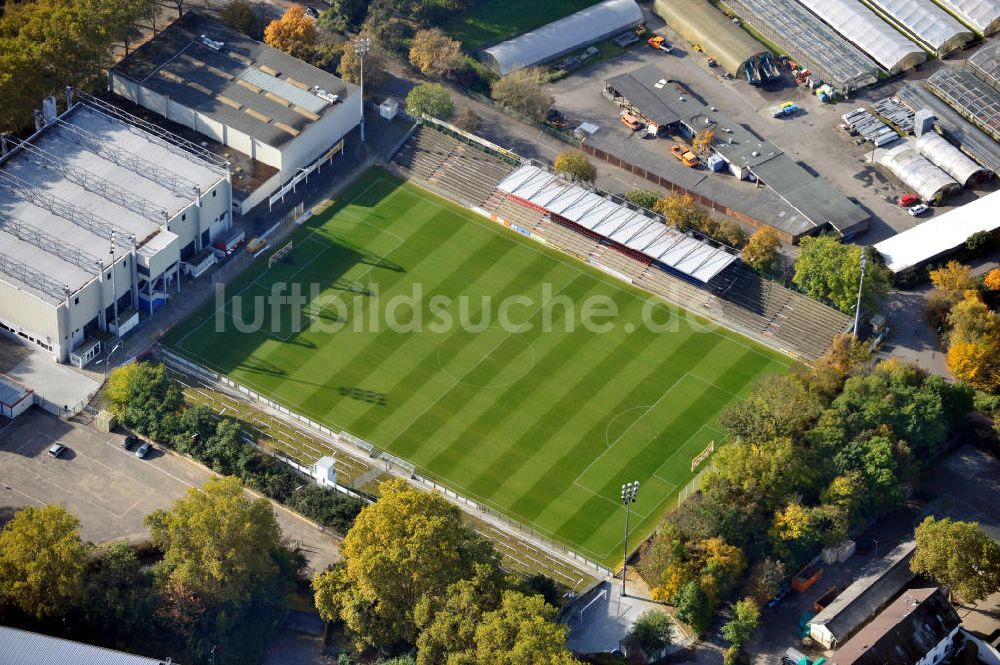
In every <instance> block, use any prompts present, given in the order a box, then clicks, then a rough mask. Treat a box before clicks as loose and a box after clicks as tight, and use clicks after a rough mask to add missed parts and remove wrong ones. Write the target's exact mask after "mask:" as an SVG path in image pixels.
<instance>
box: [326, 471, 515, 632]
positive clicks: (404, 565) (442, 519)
mask: <svg viewBox="0 0 1000 665" xmlns="http://www.w3.org/2000/svg"><path fill="white" fill-rule="evenodd" d="M340 552H341V555H342V557H343V559H344V561H343V563H342V564H341V565H340V566H339V567H337V568H335V569H333V570H330V571H328V572H325V573H321V574H320V575H318V576H317V577H316V578H315V580H314V581H313V588H314V590H315V599H316V607H317V608H318V609H319V611H320V614H321V615H322V616H323V617H324V618H326V619H328V620H339V621H343V622H344V624H345V625H346V626H347V628H348V630H349V631H350V632H351V634H352V636H353V637H354V640H355V642H356V643H357V645H358V646H359V647H365V646H372V645H377V644H393V643H395V642H400V641H402V642H407V643H411V644H412V643H413V642H414V641H415V640H416V639H417V635H418V629H417V625H416V622H415V620H414V611H415V608H416V606H417V604H418V603H419V602H420V601H421V599H422V598H423V597H424V596H432V597H433V596H440V595H441V594H443V593H445V591H446V590H447V588H448V586H449V585H451V584H453V583H454V582H457V581H458V580H462V579H468V578H471V577H473V576H474V574H475V570H476V568H475V564H477V563H480V564H489V565H494V566H495V565H496V564H497V557H496V552H495V551H494V550H493V547H492V545H490V544H489V543H488V542H486V541H485V540H483V539H482V538H480V537H479V536H477V535H476V534H475V533H474V532H473V531H472V530H471V529H470V528H469V527H468V526H466V525H465V524H464V522H463V521H462V514H461V512H460V511H459V509H458V508H456V507H455V506H453V505H452V504H450V503H448V502H447V501H446V500H445V499H444V498H442V497H440V496H437V495H434V494H430V493H427V492H421V491H418V490H416V489H413V488H411V487H409V486H408V485H407V484H406V482H405V481H403V480H392V481H388V482H386V483H383V484H382V486H381V496H380V498H379V500H378V501H377V502H375V503H374V504H372V505H370V506H368V507H366V508H365V509H363V510H362V511H361V513H360V514H359V515H358V516H357V518H356V519H355V521H354V526H353V527H351V530H350V531H349V532H348V533H347V537H346V538H344V541H343V543H342V544H341V548H340Z"/></svg>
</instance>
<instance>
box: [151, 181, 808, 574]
mask: <svg viewBox="0 0 1000 665" xmlns="http://www.w3.org/2000/svg"><path fill="white" fill-rule="evenodd" d="M291 240H292V242H293V249H292V251H291V252H290V253H289V257H288V260H286V261H281V262H277V263H275V265H274V266H273V267H271V268H268V265H267V264H268V262H267V261H265V260H261V261H259V262H258V263H257V264H256V265H254V266H253V267H251V268H250V269H249V270H248V271H247V272H246V273H245V274H244V275H243V276H241V278H240V279H238V280H237V281H236V282H234V283H233V284H229V285H227V287H226V291H225V293H224V294H221V295H219V296H218V297H217V298H216V301H215V302H213V303H210V304H208V305H206V306H205V307H204V308H203V309H202V310H201V311H199V312H198V313H196V314H195V315H194V316H193V317H191V318H190V319H189V320H188V321H186V322H184V323H183V324H181V325H180V326H177V327H175V328H173V329H172V330H171V331H169V332H168V334H167V335H166V336H165V337H164V339H163V343H164V344H165V345H167V346H168V347H170V348H172V349H174V350H175V351H177V352H179V353H180V354H181V355H184V356H186V357H188V358H190V359H191V360H193V361H195V362H198V363H200V364H202V365H204V366H207V367H210V368H212V369H214V370H215V371H217V372H220V373H223V374H225V375H228V376H229V377H231V378H232V379H234V380H235V381H238V382H240V383H242V384H244V385H246V386H248V387H250V388H252V389H253V390H256V391H257V392H259V393H261V394H263V395H267V396H269V397H270V398H271V399H273V400H274V401H276V402H278V403H281V404H283V405H285V406H286V407H288V408H289V409H291V410H293V411H296V412H298V413H300V414H302V415H305V416H308V417H310V418H312V419H313V420H315V421H317V422H321V423H324V424H326V425H327V426H328V427H330V428H331V429H333V430H335V431H340V430H346V431H348V432H351V433H352V434H354V435H356V436H359V437H361V438H363V439H365V440H367V441H369V442H371V443H372V444H373V445H375V446H376V447H377V448H379V449H382V450H387V451H389V452H391V453H393V454H395V455H397V456H399V457H402V458H404V459H407V460H409V461H410V462H412V463H413V464H415V465H416V467H417V468H418V471H419V473H421V474H422V475H425V476H428V477H431V478H434V479H436V480H438V481H439V482H441V483H443V484H444V485H446V486H449V487H451V488H452V489H454V490H456V491H457V492H459V493H461V494H464V495H465V496H467V497H469V498H472V499H475V500H477V501H479V502H480V503H483V504H486V505H488V506H491V507H493V508H495V509H496V510H498V511H500V512H502V513H504V514H506V515H509V516H510V517H512V518H514V519H517V520H519V521H521V522H523V523H525V524H526V525H528V526H529V527H531V528H533V529H536V530H537V531H539V532H540V533H542V534H543V535H546V536H548V537H549V538H552V539H555V540H558V541H561V542H563V543H565V544H567V545H569V546H570V547H572V548H573V549H574V550H575V551H577V552H579V553H580V554H582V555H584V556H587V557H589V558H591V559H593V560H595V561H599V562H601V563H604V564H607V565H613V564H614V563H615V562H617V561H619V560H620V557H621V546H622V537H623V531H624V528H623V527H624V510H623V508H622V505H621V501H620V499H619V491H620V487H621V485H622V483H624V482H628V481H633V480H638V481H640V483H641V487H640V490H639V495H638V501H637V502H636V503H635V504H634V506H633V513H632V522H631V524H632V534H633V535H632V537H631V539H630V541H629V542H630V544H638V543H639V542H640V538H641V537H644V536H646V535H648V534H649V533H650V532H651V531H652V529H653V528H654V527H655V526H656V523H657V522H658V521H659V520H660V519H661V518H662V517H663V515H664V514H665V512H666V511H667V510H668V509H669V508H670V506H671V505H672V500H673V499H674V498H675V497H676V495H677V493H678V492H679V491H680V490H681V489H682V488H683V487H684V486H685V484H686V483H688V482H689V481H690V480H691V479H692V478H693V477H694V475H695V473H696V471H692V468H691V467H692V459H693V458H695V457H696V456H698V454H699V453H701V452H702V451H703V450H705V449H706V447H708V446H709V445H710V444H712V443H713V442H714V443H715V445H716V446H718V445H721V444H722V443H723V438H722V437H723V434H722V432H721V431H720V429H719V426H718V424H717V418H718V415H719V413H720V412H721V411H722V410H723V409H725V408H726V406H727V405H729V404H730V403H731V402H733V401H734V400H736V399H738V398H740V397H742V396H745V395H746V394H747V393H748V392H749V390H750V389H751V388H752V386H753V384H754V382H755V380H756V378H757V377H759V376H760V375H761V374H764V373H777V372H783V371H785V370H786V369H787V367H788V366H789V365H790V364H791V360H790V359H788V358H786V357H784V356H782V355H780V354H778V353H775V352H772V351H770V350H768V349H766V348H764V347H761V346H759V345H756V344H754V343H753V342H751V341H749V340H747V339H744V338H742V337H740V336H738V335H736V334H734V333H731V332H729V331H726V330H723V329H719V328H717V327H712V326H710V325H708V324H707V322H706V321H704V320H703V319H699V318H697V317H695V316H693V315H691V314H689V313H687V312H685V311H684V310H679V309H677V308H675V307H673V306H671V305H669V304H668V303H666V302H665V301H662V300H659V299H656V298H654V297H653V296H650V295H648V294H646V293H645V292H643V291H641V290H639V289H636V288H633V287H631V286H628V285H626V284H624V283H622V282H620V281H618V280H616V279H614V278H612V277H610V276H608V275H605V274H604V273H602V272H600V271H597V270H595V269H592V268H590V267H588V266H586V265H584V264H582V263H580V262H578V261H576V260H574V259H572V258H570V257H567V256H565V255H563V254H560V253H557V252H554V251H551V250H549V249H546V248H545V247H543V246H542V245H540V244H538V243H536V242H535V241H533V240H530V239H527V238H523V237H521V236H519V235H517V234H515V233H513V232H512V231H508V230H506V229H504V228H502V227H500V226H499V225H497V224H495V223H493V222H491V221H489V220H487V219H485V218H483V217H480V216H479V215H477V214H476V213H473V212H471V211H468V210H465V209H463V208H460V207H458V206H455V205H453V204H451V203H449V202H447V201H445V200H444V199H440V198H438V197H436V196H434V195H432V194H429V193H427V192H426V191H424V190H422V189H419V188H417V187H416V186H414V185H412V184H409V183H405V182H403V181H400V180H399V179H397V178H395V177H394V176H391V175H389V174H387V173H385V172H382V171H378V170H373V171H370V172H368V173H366V174H364V175H363V176H362V177H361V178H359V180H358V182H356V183H355V184H354V185H353V186H352V187H351V188H350V189H349V190H348V191H346V192H345V193H344V194H343V195H342V196H341V197H340V198H338V199H337V200H336V201H335V202H334V204H333V205H332V206H331V207H330V208H328V209H327V210H326V211H324V212H323V213H322V214H320V215H318V216H316V217H313V218H312V219H310V220H309V221H308V222H307V223H306V224H305V225H304V226H303V227H302V228H301V229H298V230H296V232H295V233H294V234H293V235H292V237H291ZM608 251H611V250H608ZM275 294H277V295H279V296H281V297H280V298H278V297H274V296H275ZM288 296H291V297H288ZM704 467H705V463H704V462H703V463H702V464H701V466H700V467H699V469H701V468H704Z"/></svg>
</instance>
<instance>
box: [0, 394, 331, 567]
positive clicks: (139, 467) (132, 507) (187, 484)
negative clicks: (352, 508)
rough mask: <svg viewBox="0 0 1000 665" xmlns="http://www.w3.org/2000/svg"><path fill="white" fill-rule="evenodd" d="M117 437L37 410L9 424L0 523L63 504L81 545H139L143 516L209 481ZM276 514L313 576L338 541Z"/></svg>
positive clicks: (1, 433) (173, 458) (2, 455)
mask: <svg viewBox="0 0 1000 665" xmlns="http://www.w3.org/2000/svg"><path fill="white" fill-rule="evenodd" d="M123 438H124V437H123V436H122V435H119V434H105V433H102V432H98V431H97V430H95V429H93V428H90V427H87V426H84V425H79V424H76V423H68V422H64V421H62V420H60V419H58V418H56V417H54V416H51V415H49V414H47V413H45V412H43V411H40V410H39V409H38V408H37V407H34V408H32V409H31V410H29V411H28V412H27V413H25V414H24V415H22V416H20V417H19V418H18V419H16V420H14V421H13V422H10V423H8V424H7V425H6V426H5V427H4V429H2V430H0V522H2V521H5V520H6V519H8V518H9V517H10V515H12V514H13V512H14V511H15V510H17V509H18V508H22V507H24V506H40V505H44V504H49V503H62V504H63V505H64V506H65V507H66V508H67V509H68V510H70V511H71V512H73V513H74V514H76V515H77V516H78V517H79V518H80V531H81V534H82V536H83V537H84V538H85V539H87V540H90V541H93V542H95V543H102V542H107V541H110V540H120V539H126V540H129V541H131V542H138V541H141V540H144V539H145V538H146V535H147V531H146V528H145V527H144V526H143V519H144V518H145V516H146V515H147V514H149V513H150V512H152V511H154V510H157V509H159V508H168V507H169V506H170V505H171V504H172V503H173V502H174V501H175V500H176V499H178V498H180V497H181V496H183V495H184V493H185V492H186V491H187V490H188V489H189V488H191V487H199V486H201V485H202V484H203V483H204V482H205V480H207V479H208V478H209V477H210V476H211V475H212V473H211V471H209V470H208V469H205V468H204V467H202V466H200V465H198V464H195V463H194V462H192V461H190V460H188V459H186V458H184V457H182V456H180V455H176V454H174V453H170V452H167V451H163V450H161V449H159V448H157V447H154V450H153V452H151V453H150V454H149V456H148V457H147V458H146V459H144V460H140V459H137V458H136V457H135V454H134V452H132V451H126V450H123V449H122V448H121V442H122V440H123ZM55 442H58V443H61V444H63V445H64V446H66V448H67V450H66V451H65V452H64V453H63V454H62V455H61V456H60V457H59V458H55V457H52V456H51V455H49V454H48V453H47V450H48V448H49V447H50V446H51V445H52V444H53V443H55ZM133 450H134V448H133ZM275 515H276V517H277V518H278V522H279V524H280V525H281V527H282V530H283V531H284V533H285V536H286V537H287V538H288V539H289V540H290V541H293V542H295V543H298V544H299V545H300V547H301V548H302V550H303V552H304V553H305V555H306V557H307V558H308V559H309V563H310V567H311V568H312V569H313V570H323V569H324V568H326V566H328V565H329V564H331V563H333V562H335V561H336V560H337V559H338V558H339V546H338V541H337V540H336V539H335V538H333V537H332V536H331V535H329V534H328V533H325V532H322V531H320V530H318V529H317V527H316V526H315V525H313V524H312V523H311V522H308V521H306V520H304V519H303V518H301V517H299V516H298V515H296V514H294V513H292V512H290V511H287V510H285V509H284V508H281V507H279V506H276V507H275Z"/></svg>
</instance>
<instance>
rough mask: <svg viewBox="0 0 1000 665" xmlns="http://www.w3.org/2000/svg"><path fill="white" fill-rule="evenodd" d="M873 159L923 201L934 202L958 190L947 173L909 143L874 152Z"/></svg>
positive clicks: (955, 183)
mask: <svg viewBox="0 0 1000 665" xmlns="http://www.w3.org/2000/svg"><path fill="white" fill-rule="evenodd" d="M875 159H876V160H877V161H878V163H879V164H881V165H882V166H884V167H886V168H887V169H889V170H890V171H892V174H893V175H894V176H896V177H897V178H899V180H900V181H901V182H902V183H903V184H904V185H906V186H907V187H909V188H910V189H912V190H913V191H915V192H916V193H917V196H919V197H920V198H921V199H923V200H924V201H928V202H931V201H936V200H938V199H940V198H941V197H942V196H943V195H944V194H946V193H948V192H951V191H953V190H956V189H958V188H959V186H958V183H957V182H956V181H955V180H954V179H953V178H952V177H951V176H950V175H948V174H947V173H945V172H944V171H942V170H941V169H940V168H938V167H937V166H935V165H934V164H933V163H932V162H931V161H930V160H929V159H927V158H926V157H924V156H923V155H921V154H920V153H918V152H917V151H916V149H914V148H913V146H911V145H910V144H909V143H902V144H900V145H898V146H896V147H895V148H891V149H889V150H882V151H878V150H877V151H876V152H875Z"/></svg>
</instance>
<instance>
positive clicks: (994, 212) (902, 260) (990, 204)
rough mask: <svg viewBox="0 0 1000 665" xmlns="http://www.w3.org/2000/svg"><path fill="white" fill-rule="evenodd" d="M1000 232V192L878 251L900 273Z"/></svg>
mask: <svg viewBox="0 0 1000 665" xmlns="http://www.w3.org/2000/svg"><path fill="white" fill-rule="evenodd" d="M998 228H1000V192H993V193H992V194H987V195H986V196H983V197H981V198H978V199H976V200H975V201H973V202H972V203H967V204H965V205H964V206H962V207H961V208H956V209H954V210H950V211H948V212H946V213H945V214H943V215H940V216H937V217H934V218H933V219H931V220H929V221H926V222H924V223H923V224H919V225H917V226H914V227H913V228H912V229H909V230H908V231H903V232H902V233H899V234H897V235H894V236H892V237H891V238H889V239H887V240H883V241H882V242H880V243H879V244H877V245H875V251H876V252H878V253H879V254H881V255H882V259H883V260H884V261H885V264H886V266H888V267H889V270H891V271H892V272H894V273H898V272H902V271H903V270H906V269H907V268H912V267H913V266H917V265H920V264H922V263H924V262H925V261H929V260H930V259H933V258H934V257H936V256H938V255H940V254H944V253H945V252H948V251H951V250H953V249H955V248H957V247H959V246H960V245H961V244H962V243H964V242H965V241H966V240H968V239H969V236H971V235H972V234H973V233H978V232H979V231H990V232H992V231H995V230H997V229H998Z"/></svg>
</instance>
